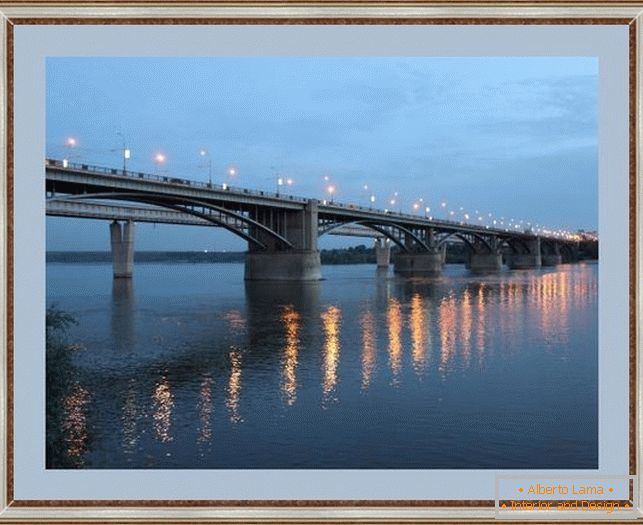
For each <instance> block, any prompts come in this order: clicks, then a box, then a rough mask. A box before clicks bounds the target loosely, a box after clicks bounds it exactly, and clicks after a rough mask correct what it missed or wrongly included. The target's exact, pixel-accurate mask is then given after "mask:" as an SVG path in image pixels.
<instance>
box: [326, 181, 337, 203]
mask: <svg viewBox="0 0 643 525" xmlns="http://www.w3.org/2000/svg"><path fill="white" fill-rule="evenodd" d="M336 189H337V188H335V186H334V185H333V184H329V185H328V187H327V188H326V191H327V192H328V194H329V195H330V203H331V204H332V203H333V197H334V195H335V191H336Z"/></svg>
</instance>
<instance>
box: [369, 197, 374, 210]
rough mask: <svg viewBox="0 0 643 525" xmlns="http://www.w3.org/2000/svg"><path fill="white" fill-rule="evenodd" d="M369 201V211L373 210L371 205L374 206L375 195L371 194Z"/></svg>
mask: <svg viewBox="0 0 643 525" xmlns="http://www.w3.org/2000/svg"><path fill="white" fill-rule="evenodd" d="M369 201H370V203H371V206H370V208H369V209H370V210H372V209H373V204H375V195H373V194H371V197H370V199H369Z"/></svg>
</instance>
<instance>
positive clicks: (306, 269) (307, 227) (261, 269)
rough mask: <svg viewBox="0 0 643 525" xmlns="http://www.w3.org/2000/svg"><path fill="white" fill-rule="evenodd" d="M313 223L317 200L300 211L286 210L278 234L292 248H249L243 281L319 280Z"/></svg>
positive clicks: (315, 226)
mask: <svg viewBox="0 0 643 525" xmlns="http://www.w3.org/2000/svg"><path fill="white" fill-rule="evenodd" d="M317 223H318V204H317V201H310V202H309V203H308V204H307V205H306V207H305V208H304V210H302V211H293V212H291V213H289V215H288V216H287V217H286V224H285V228H284V229H283V231H282V234H283V235H284V236H285V237H286V238H287V239H288V241H289V242H290V243H291V244H292V245H293V248H288V249H283V248H282V249H280V248H279V247H278V246H272V247H269V248H268V249H265V250H249V251H248V252H247V253H246V267H245V275H244V278H245V279H246V280H247V281H319V280H320V279H321V278H322V276H321V260H320V257H319V250H318V248H317V236H318V233H317Z"/></svg>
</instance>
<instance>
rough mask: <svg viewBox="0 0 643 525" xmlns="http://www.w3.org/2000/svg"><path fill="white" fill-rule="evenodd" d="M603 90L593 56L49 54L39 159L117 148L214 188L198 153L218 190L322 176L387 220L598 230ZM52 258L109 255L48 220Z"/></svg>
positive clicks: (210, 232) (75, 222)
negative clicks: (425, 217) (70, 144)
mask: <svg viewBox="0 0 643 525" xmlns="http://www.w3.org/2000/svg"><path fill="white" fill-rule="evenodd" d="M597 87H598V61H597V60H596V59H595V58H591V57H528V58H491V57H480V58H424V57H412V58H403V57H400V58H390V57H387V58H370V57H369V58H359V57H355V58H353V57H350V58H348V57H347V58H323V57H311V58H279V57H275V58H214V57H213V58H50V59H48V61H47V130H46V143H47V152H46V154H47V156H49V157H54V158H63V157H68V158H69V159H70V160H71V161H76V162H78V161H82V162H83V163H88V164H97V165H105V166H111V167H122V157H121V155H122V153H121V150H122V147H123V140H125V142H126V144H127V146H128V147H129V148H130V149H131V151H132V158H131V159H130V161H129V164H128V169H132V170H136V171H146V172H150V173H153V172H154V171H155V169H158V168H156V167H155V165H154V162H153V157H154V155H155V154H156V153H157V152H162V153H164V154H165V155H166V156H167V161H166V163H165V164H164V166H163V167H162V168H161V171H162V172H163V173H164V174H169V175H172V176H177V177H183V178H189V179H195V180H201V181H207V179H208V168H207V166H206V163H204V162H203V158H201V157H200V156H199V151H200V150H201V149H206V150H207V151H208V152H209V153H210V156H211V160H212V178H213V182H216V183H222V182H227V183H229V184H231V185H233V186H238V187H248V188H256V189H265V190H271V191H274V190H275V186H276V178H277V176H279V175H281V176H284V177H291V178H292V179H293V181H294V184H293V186H292V188H291V191H290V193H292V194H294V195H300V196H306V197H315V198H319V199H323V198H325V194H324V189H325V183H324V176H329V177H330V179H331V180H332V181H333V183H334V185H335V186H336V188H337V193H336V196H335V198H336V200H338V201H342V202H352V203H356V204H362V205H366V204H367V203H368V199H369V196H370V195H371V194H373V195H374V196H375V199H376V200H375V206H376V207H378V208H386V207H389V205H388V202H389V200H390V199H391V197H392V196H393V194H394V192H398V194H399V199H398V200H399V202H400V204H397V203H396V206H395V208H396V209H397V208H399V207H400V206H401V208H402V210H403V211H406V212H409V213H411V212H412V205H413V203H414V202H417V201H418V200H419V199H420V198H422V199H423V202H424V203H426V204H428V205H429V206H430V207H431V208H436V209H437V208H438V206H439V203H440V202H441V201H446V202H447V203H448V207H449V209H457V210H459V209H460V207H463V208H464V209H465V210H467V211H470V212H473V211H474V210H478V211H479V212H480V213H481V214H485V215H486V214H488V213H492V214H493V216H494V217H500V216H504V217H507V218H513V219H515V220H524V221H525V222H528V221H529V222H532V223H534V224H535V223H540V224H543V225H546V226H551V227H563V228H566V229H572V230H576V229H579V228H582V229H589V230H594V229H597V224H598V211H597V209H598V193H597V191H598V190H597V185H598V184H597V183H598V168H597V153H598V144H597ZM119 133H120V135H119ZM121 136H122V137H124V139H123V138H121ZM68 137H74V138H75V139H76V140H77V146H76V147H75V148H73V150H71V149H70V148H67V147H65V141H66V139H67V138H68ZM230 166H234V167H235V168H236V170H237V172H238V173H237V175H236V176H235V177H234V179H231V178H229V177H228V176H227V175H226V173H227V169H228V168H229V167H230ZM364 185H368V190H364ZM437 215H438V216H439V214H437ZM320 244H321V247H336V246H349V245H355V244H370V241H368V240H366V239H355V238H347V239H344V238H338V237H328V236H325V237H323V238H322V242H321V243H320ZM245 248H246V243H245V242H244V241H242V240H241V239H240V238H237V237H235V236H234V235H233V234H231V233H229V232H226V231H222V230H220V229H215V228H199V227H186V226H168V225H157V226H153V225H144V224H139V225H138V226H137V232H136V249H137V250H203V249H209V250H244V249H245ZM47 249H48V250H69V249H74V250H108V249H109V230H108V224H107V222H105V221H103V222H100V221H93V220H83V219H61V218H48V219H47Z"/></svg>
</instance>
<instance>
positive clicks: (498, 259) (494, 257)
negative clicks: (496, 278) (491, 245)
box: [467, 252, 502, 273]
mask: <svg viewBox="0 0 643 525" xmlns="http://www.w3.org/2000/svg"><path fill="white" fill-rule="evenodd" d="M467 268H469V270H471V271H472V272H477V273H486V272H499V271H500V270H502V254H501V253H475V252H472V253H471V255H470V257H469V264H468V265H467Z"/></svg>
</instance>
